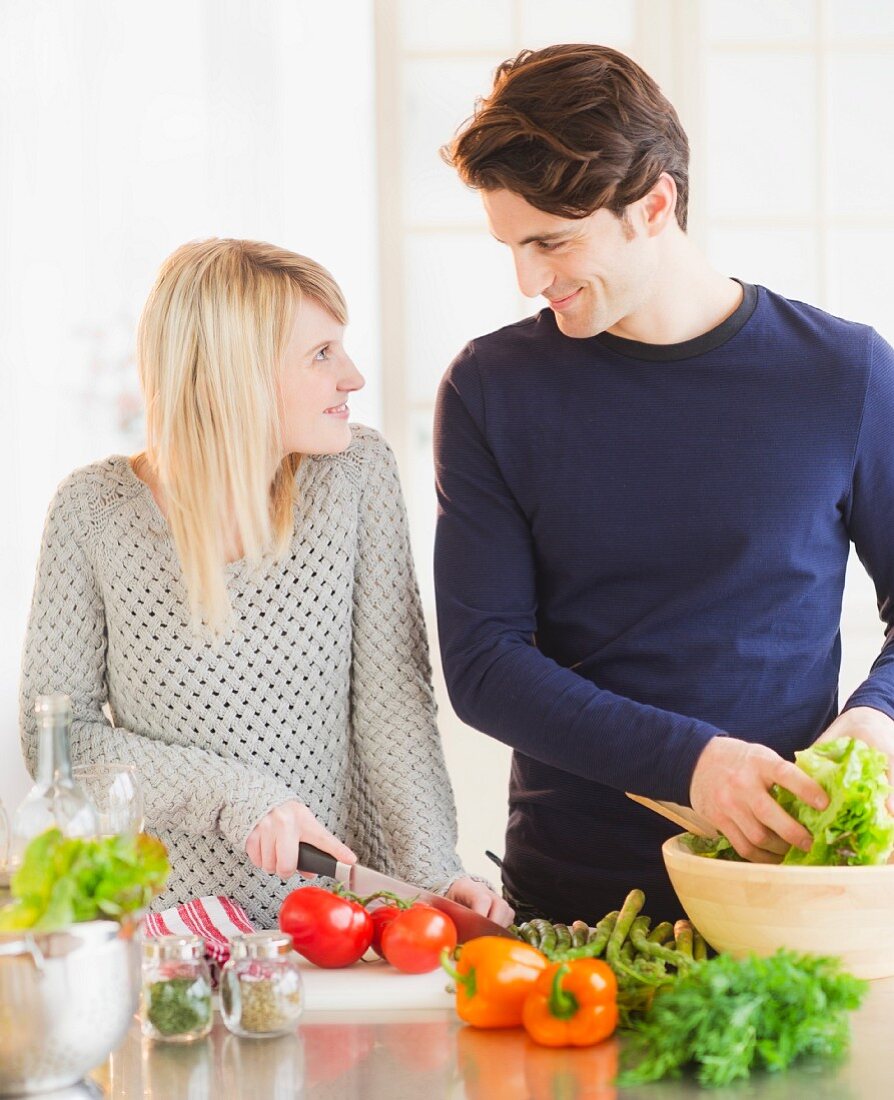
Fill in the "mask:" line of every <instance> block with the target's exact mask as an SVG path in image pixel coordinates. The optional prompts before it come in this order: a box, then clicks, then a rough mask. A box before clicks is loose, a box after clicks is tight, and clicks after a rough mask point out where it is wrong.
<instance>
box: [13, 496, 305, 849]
mask: <svg viewBox="0 0 894 1100" xmlns="http://www.w3.org/2000/svg"><path fill="white" fill-rule="evenodd" d="M82 489H83V485H82V482H81V481H80V480H79V478H78V475H77V474H73V475H72V476H71V477H70V478H68V479H67V480H66V481H65V482H63V483H62V485H61V486H60V487H59V490H58V492H57V493H56V496H55V498H54V499H53V502H52V503H51V505H50V509H49V513H48V515H47V519H46V524H45V527H44V533H43V541H42V545H41V550H40V559H39V562H38V567H37V577H36V581H35V586H34V595H33V598H32V602H31V613H30V617H29V621H28V627H27V632H26V636H25V648H24V655H23V662H22V677H21V690H20V706H21V736H22V751H23V754H24V757H25V764H26V766H27V768H28V771H29V772H30V773H31V774H32V776H33V775H34V773H35V769H36V766H37V752H38V744H37V739H38V738H37V722H36V719H35V717H34V700H35V697H36V696H37V695H40V694H44V693H47V692H65V693H67V694H68V695H69V696H70V697H71V702H72V709H73V722H72V731H71V755H72V762H73V763H74V764H98V763H112V762H121V763H128V764H133V765H134V766H135V767H136V769H137V773H138V776H139V780H140V786H141V790H142V794H143V801H144V812H145V822H146V828H147V829H148V830H149V831H150V832H155V831H160V830H171V829H173V830H179V831H182V832H185V833H188V834H196V835H203V834H208V833H219V834H221V835H222V836H223V837H224V838H225V839H226V840H227V841H228V842H229V843H230V844H231V845H232V846H233V848H234V849H235V850H236V851H237V852H240V853H241V852H242V851H243V850H244V847H245V840H246V839H247V837H248V834H249V833H250V832H251V830H252V828H253V827H254V825H255V824H256V823H257V821H259V820H260V818H262V817H263V816H264V815H265V814H266V813H267V812H268V810H270V809H272V808H273V807H274V806H277V805H279V804H280V803H282V802H284V801H287V800H288V799H290V798H294V797H295V796H294V795H293V794H292V793H291V792H290V791H289V789H288V787H286V786H285V785H284V784H282V783H280V782H279V781H277V780H275V779H273V778H272V777H268V776H266V775H265V774H264V773H263V772H262V771H261V770H260V769H257V768H252V767H250V766H248V765H244V764H240V763H238V762H236V761H234V760H231V759H228V758H226V757H225V756H222V755H218V754H217V753H214V752H210V751H208V750H206V749H202V748H199V747H193V746H188V745H187V746H184V745H175V744H167V743H165V742H164V741H162V740H159V739H157V738H155V737H149V736H147V735H145V734H144V733H141V732H140V731H139V730H131V729H124V728H122V727H116V726H113V725H112V724H111V723H110V722H109V721H108V719H107V718H106V716H105V713H104V712H103V707H104V705H105V704H106V702H107V699H108V694H107V681H106V643H107V637H106V620H105V608H104V603H103V596H102V592H101V590H100V586H99V584H98V582H97V579H96V576H95V573H94V570H93V568H92V565H91V561H90V555H89V553H88V552H87V547H88V539H89V534H88V530H89V529H88V525H87V523H86V509H85V507H84V503H83V501H82V499H81V497H82Z"/></svg>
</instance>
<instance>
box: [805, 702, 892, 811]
mask: <svg viewBox="0 0 894 1100" xmlns="http://www.w3.org/2000/svg"><path fill="white" fill-rule="evenodd" d="M836 737H853V738H855V739H856V740H858V741H865V742H866V744H867V745H872V747H873V748H874V749H880V750H881V751H882V752H883V753H884V754H885V755H886V756H887V757H888V782H889V783H890V784H891V786H892V788H894V718H889V717H888V716H887V714H885V713H884V712H883V711H880V710H876V709H875V707H852V708H851V709H850V710H846V711H843V712H842V713H841V714H839V715H838V717H837V718H836V719H835V721H834V722H833V723H832V725H831V726H829V728H828V729H827V730H826V731H825V733H823V734H821V735H820V736H819V737H818V738H817V739H816V744H819V743H820V742H822V741H834V740H835V738H836ZM888 810H889V811H890V812H891V813H892V814H894V791H892V794H891V795H890V797H889V798H888Z"/></svg>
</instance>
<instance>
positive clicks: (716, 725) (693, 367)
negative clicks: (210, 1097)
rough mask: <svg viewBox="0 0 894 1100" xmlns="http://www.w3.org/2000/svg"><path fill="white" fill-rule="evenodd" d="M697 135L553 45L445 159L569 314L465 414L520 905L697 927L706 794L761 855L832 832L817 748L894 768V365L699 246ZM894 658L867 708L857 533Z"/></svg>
mask: <svg viewBox="0 0 894 1100" xmlns="http://www.w3.org/2000/svg"><path fill="white" fill-rule="evenodd" d="M688 154H689V150H688V143H687V139H686V136H685V134H684V132H683V130H682V127H681V126H680V122H679V120H678V118H677V115H676V113H675V111H674V109H673V107H672V106H671V105H670V103H668V101H667V100H666V99H665V98H664V97H663V96H662V94H661V92H660V90H659V89H658V87H657V85H656V84H655V83H654V81H652V80H651V79H650V77H649V76H648V75H647V74H646V73H645V72H643V71H642V69H640V68H639V67H638V66H637V65H636V64H635V63H634V62H633V61H631V60H630V59H629V58H627V57H625V56H624V55H622V54H619V53H617V52H616V51H614V50H610V49H606V48H604V47H600V46H589V45H583V46H554V47H550V48H548V49H544V50H540V51H537V52H534V53H532V52H530V51H525V52H524V53H522V54H520V55H519V56H518V57H517V58H515V59H514V60H510V61H507V62H505V63H504V64H503V65H501V66H500V68H499V69H498V71H497V75H496V79H495V83H494V88H493V91H492V94H491V95H490V97H489V98H488V99H486V100H484V101H483V102H481V103H480V104H479V106H478V108H477V110H476V113H475V116H474V117H473V118H472V119H471V120H469V122H468V123H467V124H466V125H465V127H464V128H463V129H462V130H461V132H460V133H459V135H458V136H457V137H456V139H455V140H454V141H453V142H452V144H451V145H450V146H449V148H448V149H447V150H446V151H445V155H446V157H447V159H448V160H449V162H450V163H452V164H453V165H454V166H455V167H456V169H457V170H458V172H459V174H460V176H461V178H462V179H463V181H464V182H465V183H466V184H468V185H470V186H471V187H473V188H476V189H477V190H479V191H480V192H481V196H482V199H483V202H484V207H485V210H486V212H487V217H488V221H489V223H490V227H491V230H492V232H493V235H494V236H495V237H496V238H497V239H498V240H500V241H502V242H503V243H505V244H506V245H507V246H508V247H509V248H510V249H511V251H512V254H513V258H514V260H515V265H516V273H517V277H518V283H519V286H520V287H521V290H522V292H523V293H524V294H526V295H528V296H529V297H536V296H538V295H542V296H543V297H545V298H546V300H547V308H545V309H543V310H542V311H541V312H540V313H539V314H537V315H536V316H535V317H532V318H528V319H526V320H524V321H521V322H519V323H518V324H515V325H510V326H508V327H507V328H504V329H501V330H500V331H498V332H494V333H491V334H489V335H487V336H484V337H481V338H479V339H475V340H473V341H472V342H471V343H470V344H468V345H467V346H466V348H465V349H464V350H463V351H462V352H461V353H460V354H459V356H458V357H457V358H456V360H455V361H454V362H453V364H452V365H451V367H450V369H449V370H448V372H447V374H446V376H445V378H444V381H443V383H442V386H441V390H440V393H439V400H438V409H437V414H436V442H435V449H436V470H437V477H438V493H439V506H440V507H439V519H438V531H437V541H436V553H435V573H436V585H437V595H438V620H439V630H440V637H441V648H442V654H443V663H444V670H445V674H446V679H447V685H448V688H449V691H450V697H451V700H452V702H453V705H454V707H455V709H456V711H457V713H458V715H459V716H460V717H461V718H462V719H463V720H464V721H466V722H468V723H469V724H471V725H473V726H475V727H477V728H478V729H480V730H483V731H484V732H485V733H488V734H490V735H491V736H493V737H496V738H497V739H499V740H500V741H503V742H505V743H506V744H508V745H511V746H512V748H513V749H514V750H515V751H514V755H513V762H512V777H511V786H510V817H509V828H508V832H507V837H506V856H505V861H504V869H503V880H504V887H505V890H506V894H507V898H508V900H509V901H510V903H512V904H514V905H516V907H517V909H518V918H517V919H524V918H525V917H527V916H530V914H531V913H533V912H537V913H539V914H541V915H544V916H546V917H548V918H550V919H553V920H562V921H570V920H572V919H576V918H581V919H584V920H591V921H592V920H593V919H595V918H597V917H599V916H601V915H603V914H604V913H605V912H606V911H608V910H610V909H612V908H616V907H617V906H618V905H619V904H620V902H621V900H622V899H623V897H624V895H625V894H626V892H627V891H628V890H629V889H630V888H631V887H633V886H639V887H642V888H643V889H645V891H646V896H647V897H646V911H647V912H649V913H650V915H652V916H654V917H656V918H658V917H673V916H675V915H679V914H680V912H681V911H680V907H679V903H678V902H677V900H676V898H675V896H674V894H673V892H672V890H671V888H670V884H669V882H668V880H667V878H666V875H665V872H664V868H663V865H662V861H661V855H660V844H661V842H662V840H663V839H664V838H665V837H667V836H668V835H670V834H671V833H672V832H673V831H675V830H674V827H673V826H668V824H667V823H666V822H665V821H663V820H662V819H660V818H658V817H657V816H655V815H654V814H652V813H650V812H649V811H648V810H645V809H643V808H642V807H641V806H639V805H637V804H634V803H633V802H631V801H630V800H629V799H627V798H626V797H625V793H624V792H625V791H631V792H634V793H638V794H641V795H647V796H650V797H652V798H658V799H667V800H672V801H675V802H681V803H689V804H691V805H692V806H693V808H694V809H696V810H697V811H698V812H699V813H700V814H702V815H703V816H704V817H706V818H707V819H708V820H709V821H711V822H712V823H713V824H714V825H715V826H716V827H717V828H718V829H720V830H721V831H722V832H723V833H725V834H726V835H727V836H728V837H729V839H730V841H731V842H732V844H733V845H734V847H735V848H736V850H737V851H738V852H739V853H740V854H741V855H743V856H744V857H746V858H747V859H751V860H759V861H773V860H778V859H779V857H780V854H781V853H783V852H784V851H786V850H787V848H788V846H789V845H790V844H798V845H801V846H803V847H809V844H810V836H809V834H808V833H807V831H806V830H805V829H804V828H803V827H801V826H800V825H799V824H798V823H797V822H795V820H794V819H793V818H791V817H790V816H789V815H788V814H786V813H784V812H783V811H782V810H781V808H780V807H779V806H778V805H777V803H776V802H775V801H774V800H773V799H772V798H771V796H770V794H769V791H770V788H771V787H772V785H773V784H774V783H778V784H780V785H782V786H784V787H786V788H788V789H789V790H790V791H792V792H793V793H794V794H796V795H797V796H798V797H800V798H802V799H804V800H805V801H808V802H811V803H813V804H816V805H820V806H822V805H825V803H826V798H825V795H824V793H823V791H822V789H821V788H820V787H819V786H818V785H817V784H815V783H814V782H813V781H812V780H810V779H809V778H808V777H807V776H806V774H805V773H803V772H801V771H800V770H799V769H798V768H797V767H796V766H795V765H794V763H792V756H793V753H794V752H795V751H796V750H798V749H801V748H804V747H805V746H807V745H809V744H810V743H811V742H813V741H814V740H816V738H817V737H819V736H823V737H824V738H830V737H835V736H839V735H845V734H849V735H852V736H854V737H860V738H863V739H865V740H866V741H868V742H870V743H872V744H875V745H877V746H879V747H881V748H882V749H884V751H885V752H887V753H888V754H889V755H890V753H891V751H892V749H894V524H892V515H894V454H892V449H891V426H892V424H894V352H892V349H891V348H890V347H889V346H888V345H887V344H886V343H885V342H884V341H883V340H882V339H881V338H880V337H879V336H878V335H877V334H876V333H875V332H873V331H872V330H871V329H870V328H868V327H866V326H863V325H856V324H851V323H849V322H846V321H842V320H840V319H838V318H835V317H831V316H829V315H828V314H826V313H823V312H822V311H821V310H819V309H815V308H812V307H810V306H807V305H804V304H802V303H800V302H792V301H788V300H786V299H784V298H782V297H780V296H779V295H777V294H773V293H771V292H770V291H768V290H766V289H764V288H763V287H754V286H750V285H745V284H742V283H740V282H738V281H734V280H732V279H729V278H727V277H725V276H723V275H721V274H719V273H718V272H717V271H715V270H714V269H713V268H712V267H711V266H710V265H709V264H708V262H707V260H706V258H705V257H704V256H703V255H702V254H701V253H700V252H699V250H698V249H697V248H696V246H695V245H694V244H693V243H692V242H691V241H690V240H689V238H688V237H687V235H686V214H687V201H688V176H687V171H688ZM851 541H853V542H854V543H855V545H856V548H857V550H858V552H859V554H860V557H861V559H862V561H863V562H864V563H865V565H866V566H867V568H868V570H869V572H870V574H871V576H872V578H873V579H874V581H875V584H876V588H877V591H878V596H879V607H880V611H881V615H882V617H883V619H884V621H885V623H886V626H887V629H888V641H887V643H886V645H885V647H884V649H883V650H882V653H881V655H880V656H879V658H878V660H877V661H876V662H875V664H874V665H873V668H872V671H871V672H870V674H869V676H868V678H867V680H866V681H865V683H864V684H863V685H862V686H861V687H860V688H859V689H858V690H857V691H856V692H855V693H854V695H853V696H852V697H851V698H850V699H849V700H848V701H847V703H846V707H845V709H844V712H843V713H842V714H841V715H840V716H838V717H836V715H837V714H838V701H837V681H838V673H839V661H840V637H839V619H840V610H841V597H842V589H843V585H844V576H845V566H846V562H847V557H848V550H849V543H850V542H851Z"/></svg>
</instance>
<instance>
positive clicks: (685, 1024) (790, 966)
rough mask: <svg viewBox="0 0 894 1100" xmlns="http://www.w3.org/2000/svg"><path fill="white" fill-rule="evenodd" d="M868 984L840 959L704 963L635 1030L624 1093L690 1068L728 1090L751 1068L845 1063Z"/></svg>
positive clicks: (724, 958)
mask: <svg viewBox="0 0 894 1100" xmlns="http://www.w3.org/2000/svg"><path fill="white" fill-rule="evenodd" d="M866 989H867V983H866V982H863V981H860V980H858V979H857V978H854V977H853V976H852V975H850V974H847V973H844V972H843V971H842V970H841V969H840V962H839V960H838V959H832V958H825V957H821V956H816V955H798V954H795V953H794V952H792V951H787V950H779V951H777V952H776V954H775V955H771V956H770V957H769V958H765V959H759V958H757V957H755V956H753V955H752V956H749V957H747V958H744V959H735V958H733V957H732V956H731V955H718V956H717V957H716V958H713V959H710V960H709V961H707V962H704V963H700V964H698V965H697V966H696V967H695V968H694V969H692V970H691V971H690V972H688V973H687V974H684V975H681V976H680V977H678V978H677V980H676V981H675V982H674V984H673V985H672V986H670V987H668V988H667V989H666V990H661V991H660V992H659V993H658V994H657V995H656V997H655V1000H654V1001H653V1003H652V1006H651V1008H650V1009H649V1010H648V1012H647V1013H646V1014H645V1016H644V1017H642V1018H640V1019H638V1020H634V1021H633V1022H632V1025H631V1026H632V1033H631V1039H632V1042H631V1044H630V1046H629V1048H628V1054H627V1057H628V1059H631V1060H632V1063H633V1064H632V1065H630V1066H629V1068H628V1069H627V1070H626V1071H625V1072H624V1073H623V1074H622V1075H621V1077H620V1079H619V1082H618V1083H619V1084H621V1085H635V1084H644V1083H645V1082H647V1081H657V1080H659V1078H662V1077H667V1076H670V1077H679V1076H680V1074H681V1072H682V1070H683V1068H684V1067H686V1066H691V1067H692V1068H693V1069H694V1070H695V1073H696V1076H697V1078H698V1081H699V1083H700V1084H702V1085H709V1086H718V1085H728V1084H729V1083H730V1082H732V1081H735V1080H737V1079H738V1078H741V1077H747V1076H748V1075H749V1073H750V1072H751V1070H752V1069H754V1068H759V1067H760V1068H764V1069H766V1070H769V1071H770V1072H776V1071H778V1070H783V1069H786V1068H787V1066H789V1065H790V1064H791V1063H792V1062H793V1061H794V1060H795V1059H796V1058H798V1057H800V1056H801V1055H805V1054H813V1055H820V1056H823V1057H826V1058H840V1057H841V1056H842V1055H843V1054H844V1052H845V1051H846V1050H847V1047H848V1043H849V1039H850V1033H849V1027H848V1019H847V1013H848V1012H849V1011H851V1010H853V1009H855V1008H858V1007H859V1005H860V1002H861V1001H862V999H863V996H864V995H865V992H866Z"/></svg>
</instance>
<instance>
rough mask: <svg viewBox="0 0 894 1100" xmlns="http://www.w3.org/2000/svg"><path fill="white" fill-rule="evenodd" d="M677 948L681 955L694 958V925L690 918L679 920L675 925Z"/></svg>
mask: <svg viewBox="0 0 894 1100" xmlns="http://www.w3.org/2000/svg"><path fill="white" fill-rule="evenodd" d="M674 940H675V943H676V949H677V951H679V952H680V954H681V955H686V956H687V957H688V958H690V959H691V958H692V925H691V924H690V922H689V921H688V920H678V921H677V923H676V924H675V925H674Z"/></svg>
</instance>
